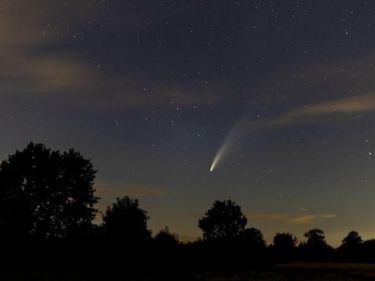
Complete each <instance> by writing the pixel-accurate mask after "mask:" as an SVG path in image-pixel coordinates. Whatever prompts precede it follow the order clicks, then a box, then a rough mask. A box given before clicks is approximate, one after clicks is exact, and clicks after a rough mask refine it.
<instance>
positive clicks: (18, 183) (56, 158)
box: [0, 143, 99, 240]
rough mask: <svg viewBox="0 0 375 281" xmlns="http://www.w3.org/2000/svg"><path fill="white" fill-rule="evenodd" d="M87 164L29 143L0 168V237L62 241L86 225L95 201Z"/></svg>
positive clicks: (73, 155) (75, 154)
mask: <svg viewBox="0 0 375 281" xmlns="http://www.w3.org/2000/svg"><path fill="white" fill-rule="evenodd" d="M95 174H96V171H95V170H94V169H93V165H92V164H91V162H90V160H87V159H85V158H83V157H82V155H81V154H79V153H78V152H75V151H74V150H73V149H71V150H69V151H68V152H64V153H60V152H59V151H51V150H50V149H48V148H46V147H45V146H44V145H43V144H33V143H29V144H28V146H27V147H26V148H25V149H24V150H23V151H16V152H15V154H13V155H10V156H9V158H8V159H7V160H5V161H3V162H2V163H1V165H0V232H1V234H2V235H6V236H8V237H13V238H15V237H34V238H38V239H42V240H46V239H55V238H64V237H67V236H69V234H71V233H72V231H77V229H79V228H81V227H87V225H91V221H92V220H93V219H94V217H95V213H96V209H95V208H94V207H93V205H94V204H95V203H96V202H97V201H98V199H99V198H98V197H95V196H94V191H95V189H94V188H93V181H94V178H95Z"/></svg>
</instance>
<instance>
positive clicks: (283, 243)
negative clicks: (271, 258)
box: [271, 233, 297, 261]
mask: <svg viewBox="0 0 375 281" xmlns="http://www.w3.org/2000/svg"><path fill="white" fill-rule="evenodd" d="M296 245H297V237H296V236H294V235H293V234H291V233H276V235H275V236H274V237H273V245H272V247H271V249H272V250H273V254H274V255H275V258H276V260H277V261H290V260H292V259H293V258H294V256H295V253H296Z"/></svg>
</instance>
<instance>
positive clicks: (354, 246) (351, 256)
mask: <svg viewBox="0 0 375 281" xmlns="http://www.w3.org/2000/svg"><path fill="white" fill-rule="evenodd" d="M362 244H363V241H362V238H361V236H359V234H358V232H357V231H351V232H349V233H348V235H347V236H346V237H345V238H344V239H343V240H342V244H341V246H340V247H339V251H340V252H341V254H342V255H341V256H342V257H343V258H344V259H345V260H348V261H355V260H359V259H360V258H361V257H360V256H361V250H362Z"/></svg>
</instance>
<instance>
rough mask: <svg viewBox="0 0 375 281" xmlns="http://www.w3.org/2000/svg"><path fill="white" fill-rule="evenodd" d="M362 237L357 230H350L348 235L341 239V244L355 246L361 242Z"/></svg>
mask: <svg viewBox="0 0 375 281" xmlns="http://www.w3.org/2000/svg"><path fill="white" fill-rule="evenodd" d="M362 242H363V241H362V238H361V236H359V234H358V232H357V231H350V232H349V233H348V235H347V236H346V237H345V238H344V239H343V240H342V244H341V246H342V247H344V248H351V247H357V246H358V245H360V244H361V243H362Z"/></svg>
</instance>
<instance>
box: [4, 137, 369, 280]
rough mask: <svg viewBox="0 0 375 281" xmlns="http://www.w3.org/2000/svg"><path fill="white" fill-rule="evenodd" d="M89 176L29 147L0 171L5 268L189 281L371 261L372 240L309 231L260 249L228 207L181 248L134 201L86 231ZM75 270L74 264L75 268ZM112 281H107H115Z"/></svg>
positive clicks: (258, 239) (282, 236)
mask: <svg viewBox="0 0 375 281" xmlns="http://www.w3.org/2000/svg"><path fill="white" fill-rule="evenodd" d="M95 174H96V171H95V170H94V169H93V166H92V164H91V162H90V161H89V160H86V159H84V158H83V157H82V156H81V155H80V154H79V153H78V152H75V151H74V150H69V151H68V152H63V153H60V152H59V151H51V150H50V149H47V148H46V147H45V146H44V145H42V144H33V143H30V144H29V145H28V146H27V147H26V148H25V149H24V150H23V151H21V152H19V151H16V153H15V154H14V155H11V156H9V158H8V159H7V160H5V161H3V162H2V163H1V165H0V238H1V241H2V244H1V246H2V251H1V255H2V257H6V261H5V262H3V263H2V266H3V267H6V268H12V267H13V268H14V269H19V268H21V267H22V268H25V267H29V268H32V269H43V270H44V269H53V270H61V269H63V270H73V271H83V270H87V271H88V272H96V274H99V275H100V274H104V275H105V274H106V273H107V272H108V271H111V272H117V273H118V274H119V276H121V278H125V279H126V280H151V279H152V280H194V279H195V277H194V272H197V270H198V271H200V272H205V271H207V270H216V271H219V272H221V273H224V274H229V273H230V272H233V270H237V269H244V268H246V269H258V268H260V267H263V266H265V267H267V266H269V265H270V264H271V263H282V262H290V261H319V262H322V261H323V262H324V261H346V262H375V240H374V239H373V240H367V241H364V242H363V241H362V238H361V237H360V236H359V234H358V233H357V232H356V231H351V232H349V233H348V235H347V236H346V237H345V238H344V239H343V240H342V245H341V246H340V247H339V248H338V249H333V248H332V247H330V246H329V245H328V244H327V243H326V240H325V234H324V232H323V231H322V230H321V229H317V228H315V229H311V230H309V231H307V232H306V233H305V234H304V236H305V237H306V239H307V241H306V242H302V243H300V244H299V246H298V247H297V246H296V244H297V238H296V237H295V236H294V235H293V234H290V233H276V235H275V236H274V239H273V244H272V245H270V246H269V247H266V242H265V241H264V237H263V234H262V232H261V231H260V230H259V229H256V228H245V226H246V224H247V218H246V217H245V216H244V214H243V213H242V211H241V207H240V206H239V205H237V204H236V203H234V202H232V201H231V200H224V201H215V202H214V204H213V206H212V207H211V209H209V210H208V211H207V212H206V213H205V216H204V217H202V218H201V219H200V220H199V222H198V225H199V227H200V228H201V230H202V231H203V240H198V241H196V242H193V243H188V244H184V243H182V242H180V241H179V239H178V236H177V235H176V234H174V233H171V232H170V231H169V229H168V228H167V227H166V228H165V229H162V230H160V231H159V232H158V233H157V234H156V235H155V236H154V237H152V236H151V231H150V230H149V229H148V226H147V222H148V220H149V216H148V215H147V212H146V211H145V210H143V209H141V208H140V206H139V202H138V200H137V199H132V198H130V197H128V196H125V197H123V198H117V199H116V202H115V203H113V204H112V206H109V207H107V210H106V212H105V214H104V215H103V223H102V224H101V225H93V224H92V220H93V218H94V216H95V213H96V210H95V208H94V204H95V203H96V202H97V201H98V198H97V197H95V196H94V191H95V190H94V189H93V180H94V178H95ZM82 261H84V262H82ZM117 273H116V274H117Z"/></svg>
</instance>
